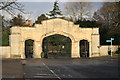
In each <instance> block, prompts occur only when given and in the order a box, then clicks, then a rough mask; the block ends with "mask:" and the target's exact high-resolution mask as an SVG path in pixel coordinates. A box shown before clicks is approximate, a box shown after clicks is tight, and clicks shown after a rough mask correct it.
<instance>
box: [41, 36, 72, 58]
mask: <svg viewBox="0 0 120 80" xmlns="http://www.w3.org/2000/svg"><path fill="white" fill-rule="evenodd" d="M42 51H43V53H44V58H68V57H71V39H70V38H69V37H66V36H63V35H60V34H54V35H50V36H47V37H45V38H44V39H43V41H42Z"/></svg>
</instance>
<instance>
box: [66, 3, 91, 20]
mask: <svg viewBox="0 0 120 80" xmlns="http://www.w3.org/2000/svg"><path fill="white" fill-rule="evenodd" d="M65 9H66V13H67V14H68V15H69V17H71V18H73V19H74V20H78V19H79V20H83V19H85V18H90V16H91V10H92V4H91V3H90V2H89V3H88V2H69V3H67V4H66V6H65Z"/></svg>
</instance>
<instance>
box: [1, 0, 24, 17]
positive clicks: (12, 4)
mask: <svg viewBox="0 0 120 80" xmlns="http://www.w3.org/2000/svg"><path fill="white" fill-rule="evenodd" d="M23 7H24V5H22V4H20V3H19V2H17V0H3V1H2V2H0V10H3V11H6V12H7V13H9V14H10V15H12V16H15V15H16V12H17V11H19V12H22V13H25V12H24V9H23Z"/></svg>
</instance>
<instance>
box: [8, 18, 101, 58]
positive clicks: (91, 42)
mask: <svg viewBox="0 0 120 80" xmlns="http://www.w3.org/2000/svg"><path fill="white" fill-rule="evenodd" d="M55 34H58V35H62V36H66V37H69V38H70V39H71V58H80V57H81V52H82V49H81V44H82V42H86V44H87V46H86V47H87V53H88V55H89V56H88V57H96V56H100V52H99V47H98V46H100V43H99V39H100V36H99V28H81V27H79V25H75V24H74V23H73V22H70V21H67V20H65V19H61V18H53V19H48V20H45V21H43V22H42V24H35V26H34V27H21V26H20V27H19V26H14V27H12V28H11V35H10V36H9V37H10V58H21V59H24V58H26V56H25V42H26V41H27V40H33V41H34V42H33V45H34V46H33V58H41V53H42V52H43V51H42V50H43V49H42V42H43V39H44V38H46V37H48V36H52V35H55ZM84 52H85V51H84Z"/></svg>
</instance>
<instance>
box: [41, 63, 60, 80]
mask: <svg viewBox="0 0 120 80" xmlns="http://www.w3.org/2000/svg"><path fill="white" fill-rule="evenodd" d="M43 65H44V66H45V67H46V68H47V69H48V70H49V71H50V72H51V73H53V74H54V75H55V76H56V77H57V78H58V79H60V80H62V79H61V78H60V77H59V76H58V75H57V74H56V73H55V72H54V71H53V70H51V69H50V68H49V67H48V66H47V65H46V64H45V63H43Z"/></svg>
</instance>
